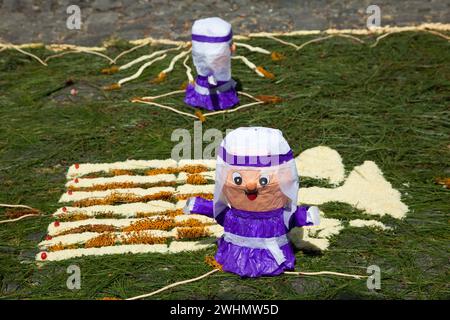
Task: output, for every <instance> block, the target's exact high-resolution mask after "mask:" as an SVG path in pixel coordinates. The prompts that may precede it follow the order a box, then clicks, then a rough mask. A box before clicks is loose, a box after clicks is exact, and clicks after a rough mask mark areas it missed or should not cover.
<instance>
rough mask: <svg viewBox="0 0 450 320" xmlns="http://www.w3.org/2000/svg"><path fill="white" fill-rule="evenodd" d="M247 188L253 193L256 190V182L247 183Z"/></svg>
mask: <svg viewBox="0 0 450 320" xmlns="http://www.w3.org/2000/svg"><path fill="white" fill-rule="evenodd" d="M245 187H246V188H247V190H249V191H253V190H256V181H249V182H247V183H246V185H245Z"/></svg>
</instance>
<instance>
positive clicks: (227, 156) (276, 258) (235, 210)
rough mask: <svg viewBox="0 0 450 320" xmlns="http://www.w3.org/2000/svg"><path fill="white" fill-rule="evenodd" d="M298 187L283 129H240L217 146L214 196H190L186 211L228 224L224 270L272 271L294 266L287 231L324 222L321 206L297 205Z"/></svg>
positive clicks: (221, 257) (221, 246)
mask: <svg viewBox="0 0 450 320" xmlns="http://www.w3.org/2000/svg"><path fill="white" fill-rule="evenodd" d="M298 189H299V186H298V174H297V169H296V165H295V160H294V156H293V153H292V150H291V148H290V147H289V145H288V143H287V141H286V140H285V139H284V137H283V135H282V133H281V131H280V130H276V129H270V128H263V127H250V128H238V129H236V130H233V131H231V132H230V133H229V134H228V135H227V136H226V137H225V139H224V140H223V141H222V143H221V145H220V147H219V150H218V154H217V164H216V184H215V190H214V200H213V201H210V200H205V199H203V198H200V197H195V198H190V199H189V200H188V202H187V203H186V206H185V208H184V212H185V214H189V213H195V214H202V215H205V216H208V217H211V218H214V219H215V220H216V221H217V222H218V223H219V224H220V225H222V226H223V227H224V235H223V236H222V237H221V238H220V239H219V240H218V249H217V253H216V255H215V259H216V261H217V262H218V263H220V264H221V265H222V268H223V270H224V271H228V272H232V273H236V274H238V275H240V276H242V277H259V276H274V275H278V274H280V273H283V272H284V271H285V270H292V269H294V266H295V255H294V250H293V247H292V244H291V243H290V242H289V240H288V237H287V233H288V232H289V231H290V230H291V229H292V228H294V227H302V226H310V225H318V224H319V221H320V216H319V209H318V208H317V207H313V206H312V207H308V206H297V195H298Z"/></svg>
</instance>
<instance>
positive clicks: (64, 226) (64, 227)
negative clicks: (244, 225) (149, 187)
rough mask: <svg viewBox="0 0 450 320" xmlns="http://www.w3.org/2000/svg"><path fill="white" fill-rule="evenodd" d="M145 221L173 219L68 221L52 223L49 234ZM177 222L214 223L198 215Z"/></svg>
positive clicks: (158, 217)
mask: <svg viewBox="0 0 450 320" xmlns="http://www.w3.org/2000/svg"><path fill="white" fill-rule="evenodd" d="M143 219H149V220H156V219H165V220H171V219H172V218H170V217H168V216H166V215H155V216H151V217H147V218H124V219H84V220H78V221H68V222H59V223H57V224H55V223H51V224H50V225H49V226H48V229H47V231H48V234H49V235H50V236H57V235H59V234H61V233H63V232H66V231H68V230H71V229H73V228H78V227H83V226H88V225H93V226H94V225H107V226H112V227H118V228H124V227H129V226H130V225H131V224H133V223H135V222H137V221H139V220H143ZM173 219H174V221H175V222H182V221H186V220H187V219H194V220H197V221H198V222H201V223H208V224H209V223H214V220H213V219H212V218H209V217H206V216H203V215H198V214H190V215H187V216H176V217H175V218H173Z"/></svg>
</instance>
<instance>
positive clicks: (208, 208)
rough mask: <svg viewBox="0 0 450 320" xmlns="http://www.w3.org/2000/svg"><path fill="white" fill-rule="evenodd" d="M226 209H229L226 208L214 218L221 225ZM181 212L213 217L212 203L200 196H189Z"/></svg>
mask: <svg viewBox="0 0 450 320" xmlns="http://www.w3.org/2000/svg"><path fill="white" fill-rule="evenodd" d="M228 210H229V209H228V208H226V209H225V210H223V211H222V212H221V213H219V214H218V215H217V217H216V218H215V220H216V221H217V223H218V224H220V225H221V226H223V221H224V218H225V214H226V213H227V211H228ZM183 212H184V214H201V215H204V216H207V217H209V218H213V219H214V203H213V201H212V200H206V199H204V198H201V197H193V198H189V199H188V201H187V202H186V205H185V206H184V208H183Z"/></svg>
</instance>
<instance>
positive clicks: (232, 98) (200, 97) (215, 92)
mask: <svg viewBox="0 0 450 320" xmlns="http://www.w3.org/2000/svg"><path fill="white" fill-rule="evenodd" d="M195 86H198V90H196V89H195ZM221 88H226V89H224V90H221ZM198 91H205V92H204V93H200V92H198ZM184 102H186V103H187V104H188V105H190V106H192V107H196V108H202V109H206V110H223V109H229V108H232V107H233V106H235V105H237V104H238V103H239V98H238V95H237V92H236V88H235V82H234V80H233V79H230V80H229V81H218V83H217V85H212V84H210V83H209V82H208V77H205V76H201V75H198V76H197V78H196V79H195V84H191V83H190V84H189V85H188V86H187V88H186V96H185V98H184Z"/></svg>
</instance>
